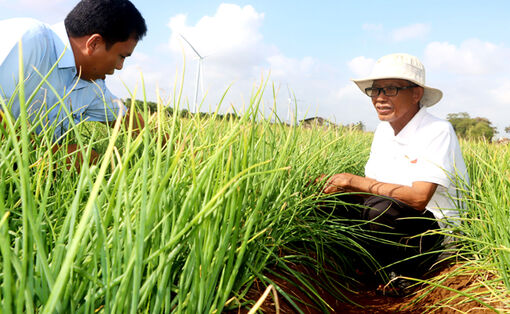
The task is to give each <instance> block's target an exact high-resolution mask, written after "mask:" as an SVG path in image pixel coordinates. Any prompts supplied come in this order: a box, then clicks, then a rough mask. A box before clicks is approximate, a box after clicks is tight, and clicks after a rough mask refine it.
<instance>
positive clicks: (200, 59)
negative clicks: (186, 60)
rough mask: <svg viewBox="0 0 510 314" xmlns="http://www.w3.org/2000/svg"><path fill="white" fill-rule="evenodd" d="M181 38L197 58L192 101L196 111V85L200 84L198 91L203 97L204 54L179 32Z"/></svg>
mask: <svg viewBox="0 0 510 314" xmlns="http://www.w3.org/2000/svg"><path fill="white" fill-rule="evenodd" d="M180 35H181V37H182V39H184V41H185V42H186V43H187V44H188V45H189V46H190V47H191V49H192V50H193V51H194V52H195V54H196V55H197V58H198V62H197V80H196V84H195V101H194V104H193V105H194V107H195V113H198V85H199V84H200V91H201V92H202V97H204V80H203V76H202V71H203V64H202V62H203V61H204V59H205V57H206V56H202V55H201V54H200V53H199V52H198V51H197V50H196V49H195V47H193V45H192V44H191V43H190V42H189V41H188V40H187V39H186V37H184V35H182V34H180Z"/></svg>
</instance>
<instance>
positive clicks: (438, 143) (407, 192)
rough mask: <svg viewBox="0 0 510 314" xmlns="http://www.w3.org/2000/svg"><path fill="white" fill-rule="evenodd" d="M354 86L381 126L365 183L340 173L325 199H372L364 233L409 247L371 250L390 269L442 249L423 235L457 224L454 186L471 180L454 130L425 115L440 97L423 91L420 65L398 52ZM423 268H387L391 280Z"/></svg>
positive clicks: (366, 211)
mask: <svg viewBox="0 0 510 314" xmlns="http://www.w3.org/2000/svg"><path fill="white" fill-rule="evenodd" d="M353 81H354V82H355V83H356V84H357V85H358V87H359V88H360V89H361V91H363V92H364V93H365V94H366V95H368V96H369V97H370V98H371V100H372V103H373V105H374V108H375V110H376V112H377V115H378V117H379V120H381V121H382V122H381V123H380V124H379V126H378V127H377V129H376V131H375V134H374V140H373V143H372V148H371V152H370V158H369V161H368V163H367V165H366V167H365V177H361V176H357V175H353V174H350V173H340V174H335V175H333V176H331V177H330V178H329V179H328V180H327V181H326V184H325V186H324V192H325V193H341V192H362V193H369V194H365V196H364V197H363V198H362V200H361V201H360V203H362V205H363V209H362V210H361V217H360V218H361V219H364V220H368V221H371V223H369V224H367V229H368V230H370V231H371V232H373V234H374V235H376V236H378V237H380V238H383V239H385V240H389V241H393V242H397V243H401V244H405V245H408V247H405V246H396V245H385V244H382V242H380V243H379V244H375V245H374V244H372V247H371V248H370V249H369V251H370V252H372V253H373V255H374V257H375V258H376V259H377V260H378V261H379V262H380V264H381V265H383V266H386V265H391V264H394V263H397V262H399V261H401V260H404V259H407V258H410V257H413V256H416V255H418V254H422V253H427V252H430V251H431V250H433V249H434V248H437V244H438V242H440V241H441V239H442V236H439V235H437V234H436V235H435V236H434V235H432V236H424V235H422V233H424V232H427V231H429V230H434V229H439V228H440V226H442V227H445V226H447V225H449V224H455V223H457V222H458V220H457V219H456V218H457V217H459V208H461V205H460V204H456V202H455V201H453V199H455V197H456V196H457V194H458V190H457V188H456V186H457V185H458V183H459V182H461V183H468V175H467V171H466V166H465V164H464V160H463V157H462V153H461V150H460V147H459V142H458V139H457V136H456V134H455V132H454V130H453V127H452V126H451V124H450V123H449V122H447V121H445V120H442V119H439V118H436V117H434V116H433V115H431V114H430V113H428V112H427V109H426V108H427V107H430V106H432V105H434V104H436V103H437V102H438V101H439V100H440V99H441V98H442V92H441V91H440V90H438V89H435V88H431V87H428V86H426V85H425V69H424V67H423V65H422V63H421V62H420V61H419V60H418V58H416V57H414V56H411V55H408V54H401V53H400V54H391V55H388V56H384V57H382V58H381V59H379V60H378V61H377V63H376V64H375V66H374V69H373V71H372V73H371V75H370V76H369V77H368V78H364V79H358V80H353ZM370 194H373V195H370ZM429 234H434V233H433V232H432V233H430V232H429ZM429 256H430V255H429ZM421 261H422V260H421V259H420V258H415V259H411V260H409V261H407V262H402V263H397V264H394V265H393V266H390V267H389V268H388V270H389V271H390V274H391V275H390V277H394V276H395V275H419V272H420V271H422V270H423V269H422V268H421V267H422V265H419V264H420V262H421Z"/></svg>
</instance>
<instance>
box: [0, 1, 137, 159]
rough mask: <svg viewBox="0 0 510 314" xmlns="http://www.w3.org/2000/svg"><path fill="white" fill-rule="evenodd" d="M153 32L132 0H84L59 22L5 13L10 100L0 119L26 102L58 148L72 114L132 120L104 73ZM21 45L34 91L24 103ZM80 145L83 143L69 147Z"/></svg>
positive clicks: (3, 91) (0, 58) (4, 61)
mask: <svg viewBox="0 0 510 314" xmlns="http://www.w3.org/2000/svg"><path fill="white" fill-rule="evenodd" d="M146 32H147V27H146V24H145V20H144V18H143V17H142V15H141V14H140V12H139V11H138V10H137V9H136V7H135V6H134V5H133V4H132V3H131V2H130V1H129V0H82V1H80V2H78V4H77V5H76V6H75V7H74V8H73V10H72V11H71V12H70V13H69V14H68V15H67V17H66V18H65V21H64V23H60V24H57V25H55V26H49V25H47V24H44V23H42V22H39V21H37V20H34V19H28V18H13V19H8V20H3V21H0V35H1V38H2V41H3V43H2V45H1V46H0V97H2V98H3V100H4V101H3V102H2V103H3V104H5V105H6V106H7V107H3V106H2V107H0V123H1V122H2V117H3V116H4V115H5V114H7V112H9V113H10V114H11V115H12V117H13V118H14V119H17V118H18V117H19V116H20V113H21V110H24V111H25V113H26V115H27V117H28V119H29V121H31V123H33V124H34V125H37V132H41V130H43V129H49V130H51V131H53V141H54V142H55V145H54V146H53V150H54V151H55V150H57V149H58V148H59V146H60V143H61V142H62V139H63V137H64V136H65V135H66V132H67V131H68V129H69V127H70V125H71V122H74V123H75V124H78V123H80V122H81V121H85V120H86V121H99V122H105V123H109V124H110V125H113V124H114V122H115V121H116V120H117V119H120V118H123V117H125V119H124V121H129V112H127V110H126V108H125V107H124V105H123V104H122V102H121V101H120V100H119V99H118V98H117V97H115V96H114V95H113V94H112V93H111V92H110V91H109V89H108V88H107V87H106V85H105V81H104V79H105V77H106V75H109V74H113V73H114V71H115V70H121V69H122V67H123V65H124V61H125V59H126V58H128V57H129V56H131V54H132V53H133V51H134V49H135V47H136V45H137V43H138V41H139V40H140V39H142V38H143V37H144V36H145V34H146ZM19 45H21V48H22V53H23V54H22V55H23V58H22V65H23V79H24V83H23V85H24V91H25V95H26V96H25V99H27V100H28V98H29V97H30V95H32V94H34V97H33V99H32V101H31V102H30V103H28V104H26V106H25V107H24V109H22V108H21V104H20V100H19V97H18V94H19V90H18V86H19V84H20V81H21V77H20V74H19V72H20V71H19V59H20V55H19V48H20V47H19ZM46 75H47V78H46V79H43V77H45V76H46ZM2 111H5V112H2ZM134 118H135V121H136V122H137V123H136V124H135V129H138V130H139V129H141V128H143V127H144V122H143V120H142V116H141V115H140V114H135V115H134ZM4 122H5V121H4ZM0 127H2V125H1V124H0ZM77 149H78V147H77V145H76V144H71V145H68V146H67V147H66V150H67V151H68V152H72V151H75V150H77ZM93 155H94V154H93ZM93 157H94V156H93ZM79 158H81V157H79Z"/></svg>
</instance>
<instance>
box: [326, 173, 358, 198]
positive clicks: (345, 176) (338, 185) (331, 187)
mask: <svg viewBox="0 0 510 314" xmlns="http://www.w3.org/2000/svg"><path fill="white" fill-rule="evenodd" d="M352 176H353V175H352V174H350V173H338V174H335V175H333V176H331V177H330V178H329V179H328V180H327V181H326V184H325V185H324V189H323V190H322V191H323V192H324V193H326V194H331V193H342V192H346V191H349V189H350V185H351V181H352Z"/></svg>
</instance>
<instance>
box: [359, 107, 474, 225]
mask: <svg viewBox="0 0 510 314" xmlns="http://www.w3.org/2000/svg"><path fill="white" fill-rule="evenodd" d="M365 176H367V177H369V178H372V179H375V180H377V181H380V182H386V183H394V184H400V185H407V186H412V184H413V182H415V181H425V182H432V183H437V184H438V187H437V189H436V192H435V193H434V195H433V196H432V198H431V199H430V201H429V203H428V204H427V206H426V209H427V210H429V211H431V212H432V213H433V214H434V216H435V217H436V218H437V219H438V220H439V222H440V225H441V226H445V224H444V221H443V222H442V221H441V219H443V218H446V219H448V217H458V216H459V208H462V203H461V202H460V201H455V200H452V198H451V197H450V196H452V197H453V198H454V199H457V198H458V197H460V195H458V193H457V192H458V189H457V188H456V186H459V183H460V182H459V178H463V179H462V180H460V181H464V182H463V183H465V184H469V177H468V174H467V170H466V165H465V163H464V159H463V158H462V153H461V150H460V146H459V141H458V139H457V135H456V134H455V131H454V130H453V127H452V125H451V124H450V123H449V122H448V121H445V120H442V119H439V118H437V117H435V116H433V115H431V114H430V113H428V112H427V110H426V108H425V107H423V108H421V109H420V110H419V111H418V112H417V113H416V115H415V116H414V117H413V118H412V119H411V121H409V123H407V125H406V126H405V127H404V128H403V129H402V130H401V131H400V132H399V133H398V134H397V135H396V136H395V133H394V130H393V128H392V127H391V125H390V124H389V122H381V123H380V124H379V126H378V127H377V129H376V131H375V134H374V141H373V142H372V148H371V151H370V158H369V160H368V163H367V164H366V166H365ZM449 222H451V223H458V221H456V220H455V219H450V220H449Z"/></svg>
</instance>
